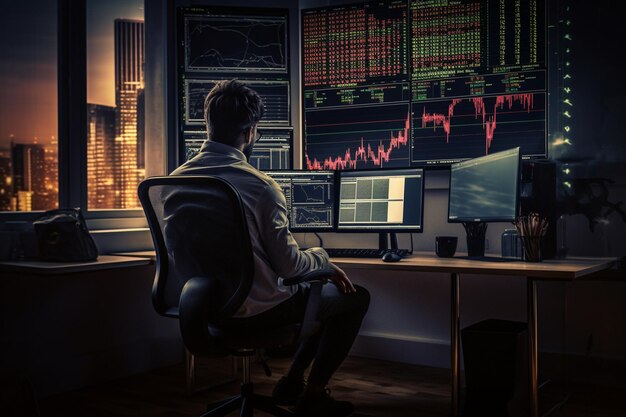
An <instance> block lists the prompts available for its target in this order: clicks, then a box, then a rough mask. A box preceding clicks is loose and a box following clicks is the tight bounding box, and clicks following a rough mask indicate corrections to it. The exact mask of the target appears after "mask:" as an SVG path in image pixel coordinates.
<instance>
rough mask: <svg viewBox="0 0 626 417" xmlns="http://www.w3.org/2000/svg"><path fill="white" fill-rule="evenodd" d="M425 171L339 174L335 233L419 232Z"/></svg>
mask: <svg viewBox="0 0 626 417" xmlns="http://www.w3.org/2000/svg"><path fill="white" fill-rule="evenodd" d="M423 213H424V171H423V170H422V169H419V168H414V169H395V170H382V171H380V170H379V171H341V172H340V173H339V219H338V223H337V230H338V231H345V232H422V230H423V226H422V220H423Z"/></svg>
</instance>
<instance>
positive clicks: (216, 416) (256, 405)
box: [200, 383, 295, 417]
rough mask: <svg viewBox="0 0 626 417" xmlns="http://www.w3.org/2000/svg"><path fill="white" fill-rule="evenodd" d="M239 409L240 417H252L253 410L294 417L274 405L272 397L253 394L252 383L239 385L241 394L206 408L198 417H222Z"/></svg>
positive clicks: (291, 413)
mask: <svg viewBox="0 0 626 417" xmlns="http://www.w3.org/2000/svg"><path fill="white" fill-rule="evenodd" d="M237 409H240V412H239V416H240V417H252V416H253V415H254V410H259V411H264V412H266V413H268V414H271V415H273V416H276V417H294V416H295V414H294V413H293V412H291V411H289V410H287V409H285V408H282V407H279V406H277V405H276V404H275V403H274V400H273V399H272V397H268V396H267V395H259V394H255V393H254V386H253V384H252V383H248V384H242V385H241V394H239V395H236V396H234V397H230V398H227V399H225V400H221V401H218V402H215V403H212V404H209V405H208V406H207V410H208V411H207V412H206V413H204V414H202V416H200V417H223V416H225V415H227V414H229V413H232V412H233V411H235V410H237Z"/></svg>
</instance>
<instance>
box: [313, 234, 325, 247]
mask: <svg viewBox="0 0 626 417" xmlns="http://www.w3.org/2000/svg"><path fill="white" fill-rule="evenodd" d="M313 234H314V235H315V236H317V238H318V239H319V240H320V248H323V247H324V241H323V240H322V237H321V236H320V235H319V234H317V232H313Z"/></svg>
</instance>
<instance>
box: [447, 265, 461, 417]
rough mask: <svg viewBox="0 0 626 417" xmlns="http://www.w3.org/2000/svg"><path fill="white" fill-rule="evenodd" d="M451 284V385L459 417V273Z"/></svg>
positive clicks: (453, 406) (453, 413)
mask: <svg viewBox="0 0 626 417" xmlns="http://www.w3.org/2000/svg"><path fill="white" fill-rule="evenodd" d="M450 278H451V279H450V284H451V292H450V294H451V297H452V299H451V302H450V306H451V311H450V319H451V323H450V331H451V335H450V351H451V352H450V353H451V364H450V386H451V392H452V416H453V417H457V416H458V415H459V409H460V401H461V398H460V393H461V375H460V372H459V358H460V343H459V339H460V338H459V334H460V324H459V322H460V314H459V292H460V284H459V274H458V273H452V274H450Z"/></svg>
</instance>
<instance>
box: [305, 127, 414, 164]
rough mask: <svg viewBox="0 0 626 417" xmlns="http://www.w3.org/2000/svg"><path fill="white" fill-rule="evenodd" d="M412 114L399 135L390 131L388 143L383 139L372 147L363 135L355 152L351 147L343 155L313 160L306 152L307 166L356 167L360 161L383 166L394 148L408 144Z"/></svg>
mask: <svg viewBox="0 0 626 417" xmlns="http://www.w3.org/2000/svg"><path fill="white" fill-rule="evenodd" d="M409 117H410V116H409V115H407V118H406V121H405V122H404V128H403V129H402V130H399V131H398V133H397V135H394V132H393V131H392V132H390V133H389V142H388V144H385V143H383V140H382V139H381V140H380V141H379V143H378V146H376V147H374V148H372V146H371V145H370V144H367V146H366V145H365V141H364V139H363V137H361V145H360V146H359V147H358V148H357V149H356V151H355V152H354V153H353V152H352V149H351V148H348V149H346V152H345V153H344V155H343V156H341V155H338V156H336V157H328V158H325V159H324V160H323V161H318V160H317V158H313V160H312V161H311V160H310V159H309V155H308V154H306V155H305V156H306V167H307V169H308V170H321V169H323V170H336V169H346V167H349V168H350V169H356V164H357V162H358V161H363V162H371V163H373V164H374V166H377V167H382V166H383V163H385V162H389V159H390V157H391V154H392V153H393V150H394V149H398V148H399V147H400V146H406V145H407V144H408V143H409V130H410V128H411V124H410V123H411V122H410V118H409Z"/></svg>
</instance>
